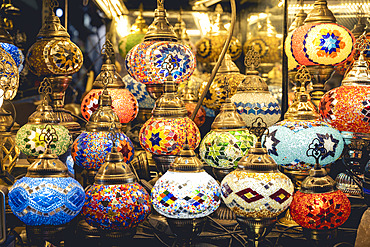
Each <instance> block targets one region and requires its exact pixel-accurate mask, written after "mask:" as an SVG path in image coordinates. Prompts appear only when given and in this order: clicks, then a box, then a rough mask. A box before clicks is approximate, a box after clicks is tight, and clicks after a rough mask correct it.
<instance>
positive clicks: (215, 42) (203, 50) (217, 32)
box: [195, 4, 242, 65]
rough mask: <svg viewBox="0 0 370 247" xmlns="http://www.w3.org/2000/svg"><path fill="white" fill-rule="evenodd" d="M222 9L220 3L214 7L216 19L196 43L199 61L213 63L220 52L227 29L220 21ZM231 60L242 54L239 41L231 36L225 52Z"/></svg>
mask: <svg viewBox="0 0 370 247" xmlns="http://www.w3.org/2000/svg"><path fill="white" fill-rule="evenodd" d="M222 13H223V9H222V7H221V5H220V4H217V6H216V8H215V14H216V19H215V22H214V23H213V25H212V26H211V30H210V31H209V32H208V33H207V34H206V35H205V36H204V37H203V38H202V39H200V40H199V41H198V42H197V43H196V44H195V46H196V50H197V60H198V61H199V62H200V63H205V64H210V65H214V64H215V63H216V61H217V59H218V57H219V56H220V54H221V51H222V47H223V45H224V43H225V41H226V38H227V34H228V31H227V30H226V28H225V26H224V24H223V23H222V21H221V15H222ZM227 53H228V54H229V55H230V56H231V59H232V60H236V59H238V58H239V57H240V55H241V54H242V45H241V43H240V41H239V40H238V39H237V38H235V37H232V39H231V43H230V46H229V49H228V52H227Z"/></svg>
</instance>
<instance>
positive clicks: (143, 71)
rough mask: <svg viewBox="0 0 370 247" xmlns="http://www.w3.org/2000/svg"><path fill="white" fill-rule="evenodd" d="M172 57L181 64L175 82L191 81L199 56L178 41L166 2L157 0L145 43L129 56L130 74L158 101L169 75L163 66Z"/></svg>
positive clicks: (175, 72) (177, 67)
mask: <svg viewBox="0 0 370 247" xmlns="http://www.w3.org/2000/svg"><path fill="white" fill-rule="evenodd" d="M169 54H172V56H173V58H174V59H175V60H176V62H177V63H178V66H176V68H174V69H173V70H172V72H171V73H172V74H171V76H172V77H173V80H174V82H176V83H180V82H181V81H185V80H187V79H188V78H189V77H190V76H191V75H192V74H193V72H194V70H195V67H196V62H195V56H194V54H193V52H192V51H191V49H190V48H189V47H188V46H186V45H184V44H182V43H179V42H177V36H176V34H175V32H174V30H173V27H172V26H171V24H169V22H168V20H167V17H166V10H165V9H164V0H157V9H156V10H155V18H154V21H153V23H152V24H151V25H150V26H149V28H148V32H147V33H146V34H145V37H144V42H142V43H140V44H138V45H136V46H135V47H134V48H132V49H131V50H130V51H129V53H128V54H127V56H126V68H127V71H128V73H129V74H130V75H131V76H132V77H133V78H134V79H135V80H137V81H139V82H141V83H144V84H146V85H147V91H148V92H149V94H150V95H151V96H152V97H153V98H154V99H157V98H159V96H160V95H161V94H162V93H163V83H164V81H165V79H166V77H167V76H168V71H167V70H166V69H163V65H164V64H165V63H166V62H165V60H166V58H167V56H168V55H169Z"/></svg>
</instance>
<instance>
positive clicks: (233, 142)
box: [199, 98, 257, 181]
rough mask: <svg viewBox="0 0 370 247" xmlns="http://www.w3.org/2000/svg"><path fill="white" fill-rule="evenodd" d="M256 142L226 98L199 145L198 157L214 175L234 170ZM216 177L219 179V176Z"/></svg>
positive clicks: (233, 106)
mask: <svg viewBox="0 0 370 247" xmlns="http://www.w3.org/2000/svg"><path fill="white" fill-rule="evenodd" d="M256 142H257V137H256V136H255V135H253V134H251V133H250V132H249V130H248V128H247V127H246V123H245V121H243V119H242V118H241V116H240V115H239V114H238V113H237V112H236V107H235V105H234V104H233V103H232V102H231V101H230V99H229V98H227V99H226V102H225V103H223V104H222V106H221V112H220V113H219V114H218V115H217V116H216V118H215V120H214V122H213V123H212V126H211V131H210V132H208V133H207V134H206V136H205V137H204V138H203V140H202V142H201V144H200V149H199V155H200V157H201V158H202V159H203V160H204V161H205V162H206V163H207V164H208V165H210V166H211V167H213V168H214V169H213V170H214V173H215V175H216V174H218V173H219V171H217V169H227V170H233V169H234V168H236V166H237V164H238V162H239V160H240V159H241V158H242V157H243V156H245V155H246V154H247V153H248V151H249V149H250V148H251V147H253V146H254V145H255V143H256ZM229 172H230V171H229ZM216 177H217V178H218V179H219V176H217V175H216ZM221 180H222V178H221V179H220V181H221Z"/></svg>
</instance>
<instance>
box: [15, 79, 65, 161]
mask: <svg viewBox="0 0 370 247" xmlns="http://www.w3.org/2000/svg"><path fill="white" fill-rule="evenodd" d="M39 93H40V94H42V95H43V96H44V98H43V100H42V103H41V104H40V105H39V106H38V107H37V109H36V111H35V112H34V113H32V114H31V116H30V117H29V118H28V123H26V124H25V125H23V126H22V127H21V128H20V129H19V130H18V132H17V135H16V139H15V141H16V144H17V146H18V147H19V149H20V151H21V152H22V153H24V154H25V155H27V157H28V158H29V160H30V161H32V160H34V159H35V158H36V157H37V156H39V155H40V154H43V153H44V152H45V150H46V148H47V145H49V146H48V148H49V149H50V150H51V151H52V152H53V154H55V155H57V156H60V155H63V154H64V153H66V152H67V150H68V149H69V147H70V146H71V144H72V137H71V135H70V134H69V131H68V129H67V128H66V127H64V126H63V125H61V124H60V120H59V118H58V117H57V115H56V114H55V112H54V111H53V109H52V108H51V106H50V105H49V104H48V97H49V95H50V94H51V93H52V86H51V82H50V80H49V79H48V78H47V77H45V78H44V80H43V81H42V82H41V84H40V87H39ZM46 125H51V126H52V127H53V129H54V130H55V131H56V134H57V135H58V138H57V139H55V140H54V139H53V140H51V142H50V143H48V142H45V141H43V139H40V135H41V134H42V130H43V129H44V128H45V126H46Z"/></svg>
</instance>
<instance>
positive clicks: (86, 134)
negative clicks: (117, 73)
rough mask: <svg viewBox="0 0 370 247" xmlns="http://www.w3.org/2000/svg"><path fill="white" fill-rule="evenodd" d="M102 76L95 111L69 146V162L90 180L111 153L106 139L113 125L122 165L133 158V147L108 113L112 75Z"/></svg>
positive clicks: (117, 123) (113, 116)
mask: <svg viewBox="0 0 370 247" xmlns="http://www.w3.org/2000/svg"><path fill="white" fill-rule="evenodd" d="M101 76H102V83H103V85H104V87H105V89H104V90H103V93H102V94H101V95H100V96H99V107H98V109H97V110H96V111H95V112H94V113H93V114H92V115H91V117H90V119H89V122H88V123H87V124H86V130H85V131H83V132H82V133H81V134H80V135H79V136H78V137H77V138H76V140H75V141H74V142H73V144H72V148H71V152H72V158H73V160H74V162H75V164H77V165H78V166H80V167H82V168H84V169H87V170H88V171H89V172H90V174H91V177H90V178H93V176H94V175H95V173H96V171H98V170H99V168H100V167H101V166H102V165H103V164H104V161H105V158H106V156H107V154H108V153H109V152H110V151H111V150H112V146H113V143H112V141H111V139H110V138H109V129H110V126H111V124H112V123H115V126H116V128H117V132H118V133H119V138H117V139H116V145H117V148H118V150H119V151H120V152H121V153H122V154H123V157H124V161H125V162H127V163H129V162H131V161H132V159H133V158H134V146H133V144H132V142H131V140H130V139H129V138H128V137H127V136H126V135H125V134H124V133H123V132H122V125H121V123H120V120H119V118H118V115H117V114H116V113H115V112H114V111H113V109H112V98H111V96H110V95H109V93H108V90H107V89H106V87H107V86H108V84H109V81H110V80H112V77H113V74H111V73H110V72H108V71H106V72H105V73H104V74H102V75H101Z"/></svg>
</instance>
